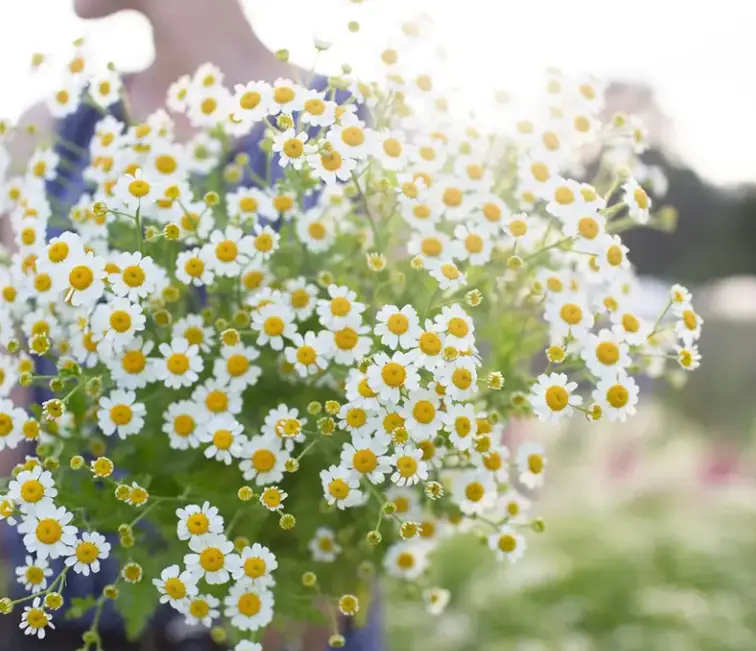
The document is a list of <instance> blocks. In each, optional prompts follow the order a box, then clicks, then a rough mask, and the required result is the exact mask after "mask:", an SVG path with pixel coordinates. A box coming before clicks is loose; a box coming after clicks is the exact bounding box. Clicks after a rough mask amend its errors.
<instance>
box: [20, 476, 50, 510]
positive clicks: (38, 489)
mask: <svg viewBox="0 0 756 651" xmlns="http://www.w3.org/2000/svg"><path fill="white" fill-rule="evenodd" d="M44 496H45V487H44V486H43V485H42V483H41V482H39V481H37V480H36V479H30V480H29V481H25V482H24V483H23V484H22V485H21V499H22V500H24V502H30V503H32V504H34V503H36V502H39V500H41V499H42V498H43V497H44Z"/></svg>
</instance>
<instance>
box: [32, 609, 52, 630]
mask: <svg viewBox="0 0 756 651" xmlns="http://www.w3.org/2000/svg"><path fill="white" fill-rule="evenodd" d="M49 619H50V616H49V615H48V614H47V613H46V612H45V611H44V610H42V609H41V608H32V609H31V610H30V611H29V612H28V613H26V621H27V623H28V624H29V626H30V628H34V629H40V628H44V627H45V626H47V622H48V621H49Z"/></svg>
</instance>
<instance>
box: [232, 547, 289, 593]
mask: <svg viewBox="0 0 756 651" xmlns="http://www.w3.org/2000/svg"><path fill="white" fill-rule="evenodd" d="M277 568H278V561H277V560H276V556H275V554H274V553H273V552H271V551H270V549H268V548H267V547H265V546H264V545H261V544H260V543H254V544H253V545H252V546H251V547H245V548H244V549H242V551H241V554H240V565H239V570H237V572H236V573H234V575H233V576H234V580H236V581H238V582H239V583H253V584H254V585H256V586H262V587H266V588H267V587H271V586H273V585H274V584H275V579H274V578H273V572H274V571H275V570H276V569H277Z"/></svg>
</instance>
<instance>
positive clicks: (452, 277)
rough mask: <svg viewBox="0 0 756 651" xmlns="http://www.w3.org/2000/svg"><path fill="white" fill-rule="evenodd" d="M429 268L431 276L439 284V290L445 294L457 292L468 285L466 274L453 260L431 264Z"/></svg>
mask: <svg viewBox="0 0 756 651" xmlns="http://www.w3.org/2000/svg"><path fill="white" fill-rule="evenodd" d="M427 268H428V271H429V272H430V275H431V276H432V277H433V278H435V279H436V281H437V282H438V288H439V289H440V290H441V291H443V292H445V291H451V292H456V291H457V290H458V289H460V288H461V287H464V286H465V285H466V284H467V277H466V276H465V274H464V272H463V271H462V270H461V269H460V268H459V267H458V266H457V264H456V263H454V262H452V261H451V260H449V261H446V262H443V261H435V262H431V263H429V264H428V265H427Z"/></svg>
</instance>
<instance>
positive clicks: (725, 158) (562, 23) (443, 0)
mask: <svg viewBox="0 0 756 651" xmlns="http://www.w3.org/2000/svg"><path fill="white" fill-rule="evenodd" d="M155 1H159V0H155ZM208 1H212V0H208ZM243 2H244V4H245V5H246V8H247V9H248V13H249V15H250V17H251V18H252V20H253V22H254V24H255V28H256V30H257V32H258V33H259V34H260V36H261V37H262V38H263V39H264V40H265V41H266V42H267V43H268V44H270V45H271V47H273V48H280V47H288V48H290V49H291V50H292V53H293V54H294V55H295V56H296V55H297V54H298V50H297V48H296V46H295V44H296V43H300V44H306V45H307V46H308V47H307V48H305V51H307V50H308V49H309V44H310V43H311V37H312V35H313V34H317V35H321V36H324V37H332V36H334V31H335V27H334V26H338V28H339V32H340V33H343V27H344V25H345V23H346V21H347V20H348V17H349V16H348V12H345V10H344V0H317V1H315V0H285V2H279V1H277V0H243ZM284 4H285V5H286V11H282V6H283V5H284ZM5 5H6V6H4V7H3V9H4V11H3V20H2V21H0V61H2V62H3V63H2V66H1V67H0V88H2V92H0V115H1V116H5V117H17V116H18V115H19V114H20V113H21V112H22V111H23V110H24V108H25V107H27V106H28V105H29V104H31V103H32V102H34V101H36V100H37V99H38V98H39V97H40V96H41V95H42V94H43V93H44V91H45V82H44V81H43V80H32V79H30V77H29V75H28V70H27V66H28V61H29V57H30V55H31V53H32V52H34V51H45V52H49V53H53V54H54V53H55V52H60V51H61V50H63V49H64V48H65V47H66V46H67V45H68V44H69V43H70V42H71V41H72V40H73V39H74V38H76V37H77V36H81V35H83V34H85V35H87V36H88V38H89V40H90V42H92V43H94V45H95V49H96V52H97V53H98V55H100V56H101V57H102V59H103V61H110V60H112V61H114V62H115V63H116V64H117V65H118V66H119V67H120V68H121V69H136V68H139V67H141V66H143V65H146V64H147V63H148V62H149V60H150V57H151V44H150V33H149V30H148V29H147V25H146V23H145V21H144V20H142V19H141V17H140V16H137V15H134V14H122V15H118V16H114V17H111V18H109V19H106V20H103V21H100V22H96V23H89V24H85V23H82V22H81V21H79V20H78V19H77V18H76V17H75V16H74V15H73V13H72V11H71V6H70V2H68V1H66V0H22V1H21V0H14V1H13V2H11V1H10V0H5ZM362 7H363V8H365V9H367V10H368V11H369V21H366V23H369V24H367V26H366V29H365V30H363V31H362V32H361V33H360V36H359V37H358V38H356V37H352V38H351V41H350V42H351V43H352V44H353V47H351V49H349V46H348V45H347V46H346V47H347V52H348V56H347V57H346V60H349V61H350V62H351V63H353V64H355V67H357V66H359V64H360V62H361V60H362V59H363V58H364V57H365V56H367V54H366V48H365V47H364V45H365V43H364V41H365V39H367V40H368V41H369V43H371V44H374V45H376V47H377V46H378V45H379V44H380V40H382V38H383V37H382V34H387V33H389V32H390V30H389V29H388V27H389V24H390V23H393V24H397V23H398V22H399V21H400V20H405V19H407V18H411V17H413V15H414V14H416V13H417V12H420V11H425V12H427V13H428V14H430V15H432V16H433V18H434V21H435V25H436V30H437V35H436V38H437V39H438V40H440V41H441V42H443V43H444V44H445V46H446V49H447V52H448V61H449V63H448V65H447V66H446V67H445V68H444V74H445V75H446V76H447V77H448V80H449V82H450V83H452V84H454V85H456V86H459V87H460V88H461V90H462V93H463V95H464V96H466V97H470V98H474V97H475V95H476V90H479V89H480V88H487V87H496V88H499V87H503V88H507V89H508V90H511V91H513V92H515V93H516V92H518V90H520V89H524V88H525V87H526V86H527V85H528V82H529V80H532V79H539V76H538V75H540V73H541V71H542V70H543V69H544V68H545V67H547V66H549V65H556V66H558V67H560V68H562V69H563V70H564V71H573V72H574V71H589V72H592V73H595V74H597V75H599V76H601V77H604V78H612V79H622V80H629V81H635V80H637V81H641V82H645V83H648V84H651V85H652V86H653V88H654V89H655V92H656V97H657V101H658V103H659V105H660V107H661V109H662V111H663V112H664V113H665V114H667V115H668V116H669V117H670V118H671V119H672V120H673V123H674V132H675V133H674V137H673V139H674V141H675V144H676V148H677V153H678V155H679V156H680V157H681V158H682V159H683V160H685V161H686V162H687V163H689V164H691V165H693V167H695V168H696V169H697V170H698V171H699V172H700V173H701V174H703V175H704V176H706V177H707V178H709V179H710V180H712V181H715V182H719V183H737V182H742V181H750V182H756V79H755V77H754V73H753V62H754V61H756V39H754V38H753V29H754V26H756V2H754V1H752V0H693V2H681V1H680V0H634V1H633V2H631V3H625V2H613V1H611V0H609V1H607V0H463V1H460V0H364V2H363V5H362ZM292 16H297V19H296V20H292ZM359 39H362V41H360V40H359ZM358 43H359V44H360V47H356V46H357V44H358ZM368 49H369V51H370V53H371V56H372V52H373V51H374V50H373V49H372V48H368ZM303 56H305V57H306V56H307V55H306V54H305V55H303ZM342 60H343V59H342ZM473 101H474V100H472V99H471V103H472V102H473Z"/></svg>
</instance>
